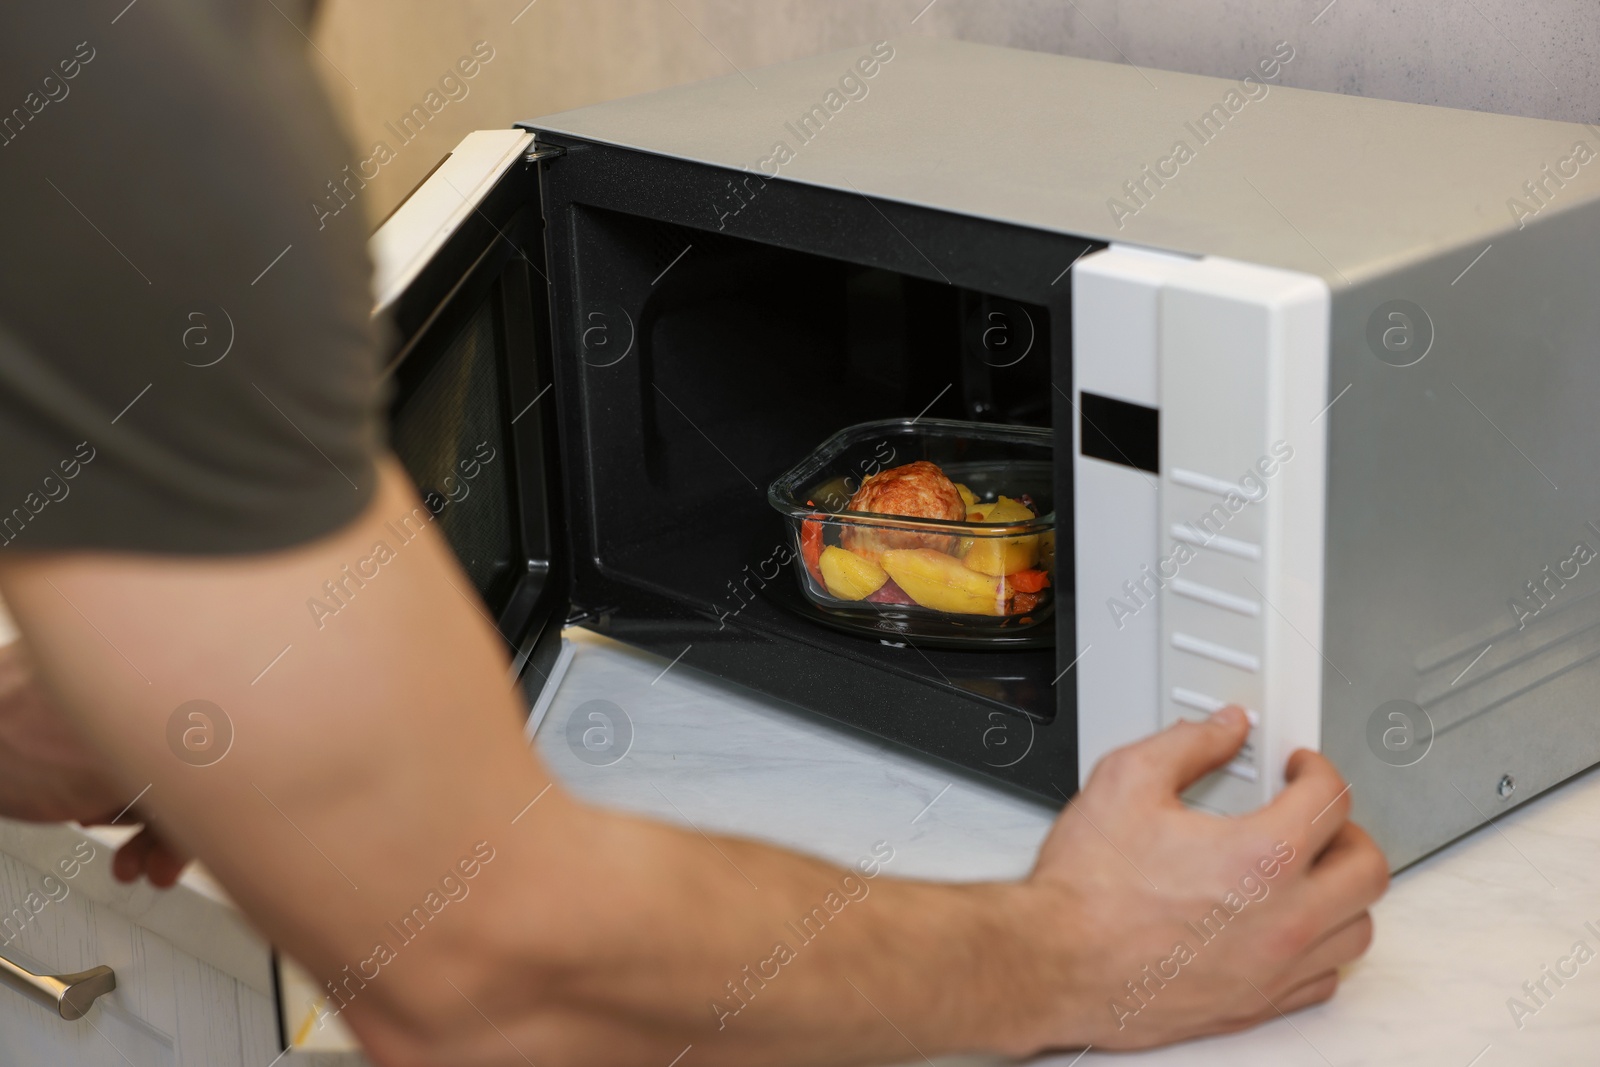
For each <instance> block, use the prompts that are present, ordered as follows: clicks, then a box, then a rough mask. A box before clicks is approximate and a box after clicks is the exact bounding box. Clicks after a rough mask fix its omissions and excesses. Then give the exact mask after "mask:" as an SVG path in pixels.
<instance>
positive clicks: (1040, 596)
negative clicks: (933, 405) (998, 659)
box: [767, 418, 1056, 648]
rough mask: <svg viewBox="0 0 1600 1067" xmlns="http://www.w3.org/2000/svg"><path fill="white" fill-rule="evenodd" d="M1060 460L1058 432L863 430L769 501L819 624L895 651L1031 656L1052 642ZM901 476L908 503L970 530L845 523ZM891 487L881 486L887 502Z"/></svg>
mask: <svg viewBox="0 0 1600 1067" xmlns="http://www.w3.org/2000/svg"><path fill="white" fill-rule="evenodd" d="M1052 452H1053V435H1052V434H1051V432H1050V431H1049V430H1043V429H1035V428H1032V427H1026V426H1002V425H997V424H991V423H977V422H956V421H953V420H949V419H923V418H918V419H885V420H882V421H878V422H865V423H860V424H858V425H855V426H851V427H848V428H846V429H843V430H840V431H839V432H838V433H836V434H834V435H833V436H832V437H830V438H828V439H827V440H826V441H824V442H823V443H822V445H821V446H819V447H818V448H817V450H816V451H815V452H813V453H811V455H809V456H807V457H806V458H805V459H804V460H802V461H801V462H800V463H799V464H798V465H796V466H795V467H794V468H793V469H791V470H790V471H788V472H787V473H785V474H783V475H782V476H781V477H779V478H778V479H777V480H776V481H774V482H773V483H772V485H771V486H770V487H769V488H768V490H767V500H768V501H769V502H770V503H771V504H772V506H773V507H774V508H776V509H777V510H778V511H779V512H780V513H782V514H783V515H784V516H785V519H786V521H787V524H788V528H789V539H790V547H791V550H792V551H793V553H794V568H795V574H796V576H797V578H798V580H799V582H800V588H801V591H802V592H803V593H804V594H805V598H806V600H807V601H808V602H809V604H810V605H811V606H812V608H814V609H815V610H816V611H817V612H819V613H820V614H821V615H822V616H823V619H822V621H826V622H828V623H829V624H830V625H834V626H840V627H843V628H845V629H851V630H857V631H860V632H864V633H869V634H872V635H874V636H877V637H880V638H886V639H891V640H892V639H893V636H894V635H900V636H903V637H909V638H911V639H913V640H915V639H918V638H927V639H930V640H931V641H933V642H935V643H938V644H941V645H954V646H962V645H966V646H970V647H983V648H988V647H993V646H995V645H1007V644H1010V645H1027V646H1030V647H1032V646H1036V645H1038V644H1041V643H1046V642H1048V640H1049V638H1048V637H1047V635H1045V634H1044V633H1042V632H1039V630H1040V628H1041V627H1042V625H1043V624H1044V623H1046V622H1048V621H1049V620H1050V619H1051V617H1052V614H1053V611H1054V607H1055V598H1056V589H1055V569H1056V568H1055V507H1054V478H1053V467H1052V463H1051V457H1052ZM917 463H931V464H934V465H936V466H937V467H938V468H939V470H940V471H942V472H943V474H944V477H945V478H947V479H949V481H950V482H953V483H955V488H956V489H957V490H958V491H960V490H965V491H964V492H961V494H960V495H961V499H960V500H959V501H956V500H954V499H952V498H951V497H950V494H949V490H948V487H947V486H946V485H945V484H944V482H943V481H942V479H939V478H938V477H937V474H936V473H933V474H930V473H929V472H928V471H927V468H925V467H921V468H913V469H912V470H911V471H906V470H901V469H902V468H906V467H907V465H909V464H917ZM897 470H898V471H900V473H898V474H896V475H895V476H894V477H895V478H898V479H904V480H906V481H915V484H916V486H917V487H918V489H917V490H914V491H913V495H919V496H920V498H921V499H924V500H925V499H927V498H929V497H932V498H936V499H937V500H938V501H939V505H940V506H941V507H943V509H944V510H945V512H946V514H947V516H948V515H949V513H950V512H952V511H955V512H959V511H960V510H961V509H962V508H963V507H964V508H965V518H964V519H961V520H956V519H953V518H949V517H946V518H940V519H930V518H919V517H909V516H905V515H894V514H887V513H879V512H874V511H866V510H850V509H849V504H850V502H851V498H852V497H853V496H854V495H855V494H856V493H857V491H858V490H860V489H861V487H862V483H863V482H864V481H866V480H867V479H869V478H872V477H873V476H874V475H879V474H884V473H885V472H891V471H897ZM885 484H886V482H885V480H884V479H878V480H877V481H875V482H874V491H877V492H878V499H884V494H883V493H882V491H881V489H882V486H883V485H885ZM924 485H926V486H927V487H928V488H927V489H926V490H921V487H922V486H924ZM900 499H904V497H903V496H902V497H901V498H900ZM919 506H922V507H924V508H929V507H930V506H929V505H928V504H926V503H924V504H921V505H919ZM930 509H931V508H930Z"/></svg>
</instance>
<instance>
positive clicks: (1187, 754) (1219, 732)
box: [1095, 704, 1250, 796]
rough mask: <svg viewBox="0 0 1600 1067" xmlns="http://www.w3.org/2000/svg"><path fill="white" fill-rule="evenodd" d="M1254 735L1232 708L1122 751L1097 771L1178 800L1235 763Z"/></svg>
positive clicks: (1123, 784)
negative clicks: (1199, 782) (1223, 767)
mask: <svg viewBox="0 0 1600 1067" xmlns="http://www.w3.org/2000/svg"><path fill="white" fill-rule="evenodd" d="M1249 732H1250V724H1249V721H1248V720H1247V719H1246V718H1245V715H1244V712H1243V711H1242V710H1240V709H1239V708H1238V707H1235V706H1233V705H1231V704H1230V705H1229V706H1228V707H1226V708H1223V709H1222V710H1221V711H1219V712H1217V713H1215V714H1214V715H1212V716H1211V717H1210V718H1208V719H1206V720H1205V721H1204V722H1187V721H1186V722H1180V723H1175V724H1173V725H1172V726H1169V727H1167V728H1166V729H1165V730H1162V731H1161V732H1160V733H1158V734H1155V735H1153V736H1151V737H1147V738H1145V739H1144V740H1142V741H1136V742H1135V743H1133V744H1131V745H1128V746H1126V747H1124V748H1119V749H1117V750H1116V751H1115V752H1112V753H1110V754H1109V755H1107V756H1106V757H1105V759H1103V760H1101V761H1100V765H1099V766H1098V767H1096V768H1095V773H1096V774H1104V775H1106V776H1108V777H1109V778H1111V779H1112V780H1113V782H1114V783H1115V785H1117V786H1121V787H1128V786H1132V787H1134V788H1141V789H1142V788H1151V787H1154V788H1156V789H1159V790H1161V791H1162V792H1163V793H1167V794H1170V795H1172V796H1177V794H1179V793H1181V792H1183V790H1185V789H1187V788H1188V787H1189V786H1191V785H1193V784H1194V783H1195V782H1197V781H1198V780H1200V779H1201V778H1203V777H1204V776H1205V775H1207V774H1209V773H1210V772H1212V771H1214V770H1216V769H1217V768H1218V767H1221V766H1223V765H1224V764H1226V763H1227V762H1228V761H1229V760H1231V759H1232V758H1233V757H1234V756H1235V755H1236V754H1237V753H1238V751H1239V746H1240V745H1242V744H1244V739H1245V736H1246V735H1247V734H1248V733H1249Z"/></svg>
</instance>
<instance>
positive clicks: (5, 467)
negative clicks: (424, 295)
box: [0, 0, 383, 553]
mask: <svg viewBox="0 0 1600 1067" xmlns="http://www.w3.org/2000/svg"><path fill="white" fill-rule="evenodd" d="M306 7H307V5H306V4H305V3H303V2H302V3H299V4H295V3H291V2H289V0H281V2H280V3H278V4H238V3H224V2H221V0H218V2H215V3H206V2H203V0H141V2H140V3H138V4H136V5H132V6H128V7H126V8H124V5H123V3H110V4H101V3H95V4H84V5H79V4H28V5H20V6H19V8H18V10H17V11H16V12H13V13H10V14H8V15H7V16H6V18H5V22H6V29H5V33H4V34H3V35H0V205H3V207H0V211H3V213H4V217H5V219H6V234H5V238H4V239H3V240H0V279H3V282H0V551H28V550H58V549H69V548H70V549H100V550H111V551H136V552H156V553H249V552H261V551H270V550H273V549H278V548H284V547H287V546H291V545H294V544H297V543H301V542H305V541H308V540H312V539H315V538H317V537H319V536H322V535H325V534H327V533H330V532H332V531H334V530H336V529H337V528H339V527H340V526H342V525H344V524H346V523H347V522H349V521H350V520H351V519H353V518H354V517H355V516H356V515H357V514H359V513H360V512H361V511H362V510H363V509H364V508H365V506H366V505H367V503H368V502H369V501H370V499H371V495H372V492H373V489H374V482H375V478H376V475H375V467H374V461H375V457H376V454H377V452H378V450H379V448H380V447H381V429H380V427H381V411H382V406H383V391H382V389H381V387H380V384H379V383H380V374H379V358H378V338H377V335H376V330H375V328H374V326H373V324H372V322H371V320H370V310H371V299H370V296H369V292H368V278H369V275H370V264H369V262H368V259H367V254H366V247H365V237H366V234H365V233H364V229H365V227H364V225H363V223H362V219H363V211H362V210H360V207H361V205H360V204H359V203H358V201H359V199H360V197H361V196H362V182H361V179H360V177H359V174H358V173H357V172H356V171H355V170H354V169H353V168H352V167H351V164H352V161H353V160H354V159H355V158H356V157H355V155H354V154H353V153H352V152H351V151H349V150H348V148H347V147H346V144H345V142H344V139H343V137H342V136H341V134H340V132H339V130H338V127H337V124H336V122H335V121H334V119H333V116H332V114H331V109H330V107H329V104H328V102H327V100H326V98H325V95H324V93H323V92H322V89H321V86H320V84H319V82H318V80H317V76H316V74H315V73H314V71H313V70H312V69H311V65H310V61H309V60H308V58H307V55H308V52H309V45H308V44H307V42H306V40H305V38H304V37H303V36H302V30H303V26H301V25H297V24H296V22H293V21H291V18H295V19H299V18H301V17H302V16H303V15H304V12H305V10H306ZM117 9H121V13H120V14H118V10H117ZM311 55H313V56H314V55H315V54H314V53H311ZM318 62H321V60H318ZM330 75H331V76H339V75H337V73H336V72H332V71H330ZM345 207H354V208H356V210H342V209H343V208H345ZM334 208H339V209H341V210H339V211H338V212H337V213H335V212H334V211H333V209H334Z"/></svg>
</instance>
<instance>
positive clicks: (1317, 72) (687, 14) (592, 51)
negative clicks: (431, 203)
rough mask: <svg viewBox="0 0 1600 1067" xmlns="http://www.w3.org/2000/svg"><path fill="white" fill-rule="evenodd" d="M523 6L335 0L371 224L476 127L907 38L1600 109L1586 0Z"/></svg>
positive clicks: (757, 1)
mask: <svg viewBox="0 0 1600 1067" xmlns="http://www.w3.org/2000/svg"><path fill="white" fill-rule="evenodd" d="M526 2H527V0H328V2H327V3H326V4H325V10H324V12H323V14H322V17H321V20H320V22H319V24H318V27H317V30H316V41H317V45H318V47H319V49H320V51H321V52H322V53H323V58H322V59H321V60H319V62H320V63H321V64H322V67H323V70H324V73H325V75H326V76H327V80H328V83H329V86H330V89H331V90H332V92H333V93H334V95H335V96H336V97H337V99H338V100H339V102H340V104H341V106H342V107H343V108H344V110H345V113H346V115H347V124H348V127H349V129H350V132H351V136H352V138H353V140H354V141H355V142H356V145H357V146H358V148H359V150H360V155H361V156H362V157H365V156H366V155H367V154H368V153H369V151H370V148H371V146H372V144H373V142H374V141H376V140H379V139H382V140H385V141H386V142H389V143H390V144H391V146H392V147H396V148H397V151H398V155H397V158H396V159H394V160H393V161H392V162H391V163H389V164H388V165H387V166H385V167H384V168H383V170H382V173H381V174H380V176H379V178H378V179H377V180H376V181H375V182H373V183H372V185H371V186H370V187H369V189H368V198H367V205H366V206H367V210H368V213H369V214H370V215H371V216H372V217H373V218H374V219H376V218H381V217H382V216H383V215H385V214H387V213H388V212H389V210H391V209H392V208H393V206H394V205H395V204H396V203H398V202H399V200H400V199H401V198H402V197H404V196H405V194H406V193H407V192H408V191H409V190H410V189H411V188H412V186H414V185H415V184H416V183H417V182H418V181H419V180H420V179H421V178H422V177H423V176H424V175H425V174H427V172H428V171H429V170H430V169H431V168H432V167H433V165H434V164H435V163H436V162H438V160H439V159H440V158H441V157H442V156H443V155H444V154H445V153H446V152H448V151H449V150H450V148H451V147H452V146H453V145H454V144H455V143H456V142H457V141H458V140H460V138H461V136H462V135H463V134H464V133H466V132H467V131H469V130H473V129H481V128H485V127H504V126H507V125H509V124H510V123H512V122H513V121H515V120H517V119H524V118H533V117H536V116H538V115H543V114H548V113H550V112H553V111H560V110H563V109H565V108H569V107H576V106H578V105H581V104H587V103H593V102H595V101H598V100H607V99H611V98H614V97H618V96H625V95H628V94H630V93H636V92H643V91H646V90H649V89H656V88H660V87H662V86H667V85H675V84H678V83H681V82H685V81H692V80H695V79H699V78H707V77H713V76H716V75H721V74H728V73H731V72H732V71H733V69H734V66H733V65H734V64H737V65H738V67H739V68H741V69H743V70H752V69H755V68H758V67H761V66H764V65H767V64H771V63H777V62H782V61H783V60H786V59H794V58H798V57H800V56H805V55H811V54H814V53H816V52H821V51H826V50H828V49H832V48H843V47H846V46H849V45H854V44H859V43H862V42H866V41H874V40H878V39H881V38H885V37H895V36H903V35H905V34H908V33H934V34H939V35H945V36H956V37H963V38H968V39H972V40H979V41H987V42H991V43H996V44H1008V45H1014V46H1016V47H1022V48H1032V49H1038V50H1044V51H1052V52H1061V53H1066V54H1070V55H1081V56H1088V57H1091V58H1096V59H1106V60H1112V61H1131V62H1134V63H1138V64H1141V65H1147V66H1153V67H1160V68H1166V69H1171V70H1186V71H1192V72H1195V73H1202V74H1216V75H1223V76H1237V75H1238V74H1240V73H1241V72H1243V71H1245V70H1247V69H1248V68H1249V67H1250V66H1252V65H1253V64H1254V62H1255V60H1256V59H1257V58H1258V57H1259V56H1261V55H1264V54H1266V53H1268V52H1270V51H1271V49H1272V45H1273V44H1274V43H1275V42H1277V41H1280V40H1287V41H1289V42H1290V43H1292V44H1293V45H1294V46H1295V48H1296V53H1297V55H1296V60H1295V62H1294V64H1293V65H1292V66H1291V67H1290V68H1286V71H1285V81H1286V82H1287V83H1288V84H1291V85H1300V86H1304V87H1307V88H1316V89H1329V90H1335V91H1340V92H1353V93H1360V94H1364V95H1371V96H1380V97H1387V98H1390V99H1396V100H1411V101H1417V102H1422V103H1437V104H1446V105H1449V106H1454V107H1468V108H1476V109H1479V110H1487V111H1502V112H1508V113H1512V114H1522V115H1537V116H1542V117H1548V118H1563V119H1572V120H1587V121H1593V120H1595V119H1597V118H1600V65H1596V64H1594V63H1592V62H1590V61H1589V60H1588V58H1586V57H1593V56H1595V55H1596V54H1600V5H1596V4H1594V3H1593V2H1592V0H1540V2H1539V3H1537V4H1528V3H1526V2H1525V0H1449V2H1446V0H1417V2H1415V3H1411V4H1406V5H1397V4H1393V3H1390V2H1385V0H1334V3H1333V4H1332V6H1328V3H1327V0H1076V2H1075V3H1074V2H1070V0H934V3H933V4H932V6H931V7H927V6H926V4H927V0H536V2H535V3H533V4H532V5H531V6H528V7H526V8H525V9H524V5H525V4H526ZM1397 8H1399V9H1400V10H1398V11H1397V10H1396V9H1397ZM919 12H920V13H921V14H920V16H919ZM519 13H520V14H519ZM513 19H515V22H514V23H513ZM913 19H915V23H914V24H913V21H912V20H913ZM702 34H703V35H702ZM477 41H484V42H486V43H487V44H488V46H489V47H491V48H493V49H494V58H493V59H492V60H490V61H489V62H488V63H487V64H486V65H485V66H484V67H483V69H482V70H481V71H480V72H479V74H478V75H477V77H475V78H474V79H472V80H471V81H470V82H469V83H468V94H467V95H466V96H465V97H464V98H463V99H461V100H459V101H456V102H450V103H447V104H446V105H445V106H444V107H443V108H442V109H441V110H440V111H439V113H438V114H437V115H435V116H433V118H432V119H431V120H430V121H429V122H428V124H427V126H426V127H425V129H424V130H423V132H422V134H421V135H420V136H418V137H417V138H416V139H415V140H413V141H411V142H410V143H409V144H406V145H405V146H404V147H399V145H398V139H397V138H395V137H394V135H393V134H391V133H389V132H388V131H387V130H386V128H385V123H387V122H393V121H395V120H397V119H398V118H399V116H400V115H401V114H403V113H405V112H406V111H408V110H409V109H410V108H411V106H412V105H413V104H417V103H421V102H423V99H424V95H425V94H426V93H427V92H428V91H429V90H430V89H432V88H434V87H435V85H436V82H437V80H438V78H439V76H440V75H441V74H442V73H444V72H445V71H447V70H448V69H449V68H450V66H451V65H452V64H453V63H454V62H455V61H456V60H457V59H458V58H459V57H462V56H465V55H467V54H469V53H470V51H471V49H472V46H473V44H474V43H475V42H477Z"/></svg>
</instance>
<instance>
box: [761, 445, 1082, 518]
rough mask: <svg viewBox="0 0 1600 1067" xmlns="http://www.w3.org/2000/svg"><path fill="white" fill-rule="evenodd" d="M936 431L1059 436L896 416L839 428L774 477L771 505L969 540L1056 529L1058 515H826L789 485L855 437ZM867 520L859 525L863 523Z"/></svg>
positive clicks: (802, 514) (796, 513)
mask: <svg viewBox="0 0 1600 1067" xmlns="http://www.w3.org/2000/svg"><path fill="white" fill-rule="evenodd" d="M912 429H917V430H919V431H920V430H923V429H934V430H944V431H946V432H948V433H951V434H954V433H960V434H962V435H964V436H968V437H974V436H976V437H988V438H990V439H991V440H999V441H1010V442H1012V443H1015V444H1039V445H1044V446H1048V447H1054V443H1055V433H1054V431H1053V430H1047V429H1045V428H1043V427H1039V426H1012V425H1008V424H1005V423H993V422H968V421H965V420H961V419H925V418H921V417H918V418H905V417H903V416H902V417H900V418H893V419H874V420H872V421H869V422H858V423H855V424H853V425H850V426H846V427H844V428H843V429H841V430H838V431H837V432H835V433H834V434H832V435H831V436H829V437H828V439H827V440H825V441H823V442H822V444H820V445H818V446H817V447H816V448H814V449H812V451H811V452H810V453H809V454H808V455H806V456H805V458H803V459H801V460H800V462H798V463H796V464H795V465H794V466H793V467H790V468H789V469H788V470H786V471H784V472H783V473H782V474H780V475H778V477H776V478H774V479H773V480H772V482H771V484H770V485H768V486H767V503H769V504H770V505H772V507H773V508H774V509H775V510H777V511H779V512H781V513H782V514H784V515H786V516H788V517H789V518H792V519H812V518H815V519H822V520H832V521H835V522H839V523H843V524H846V525H853V526H887V527H890V528H893V529H911V530H922V531H928V532H933V533H948V534H956V535H965V536H968V537H974V536H980V537H1016V536H1027V535H1030V534H1035V533H1043V532H1048V531H1051V530H1054V529H1055V518H1056V513H1055V512H1054V511H1051V512H1049V513H1048V514H1045V515H1036V516H1034V517H1033V518H1032V519H1027V520H1024V521H1021V522H1014V523H1002V524H995V523H984V522H965V521H962V522H955V521H949V520H941V519H923V518H917V517H916V516H912V515H885V514H882V513H880V512H875V511H828V510H826V509H824V508H819V507H817V506H815V505H805V504H799V503H796V502H795V501H794V498H793V496H792V495H791V494H790V492H789V486H790V485H791V484H792V483H794V482H795V481H797V480H798V479H799V478H800V476H801V475H802V474H804V473H806V472H808V471H810V470H812V469H813V468H820V467H821V466H823V465H824V464H825V463H827V462H828V461H829V460H831V459H834V458H835V457H837V456H838V455H839V454H840V453H841V452H843V451H844V450H845V448H846V447H848V446H849V445H850V444H853V443H855V439H856V438H857V437H862V436H865V437H870V436H873V434H874V433H878V432H882V431H900V432H904V431H907V430H912ZM863 519H864V520H867V521H864V522H863V521H859V520H863Z"/></svg>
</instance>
